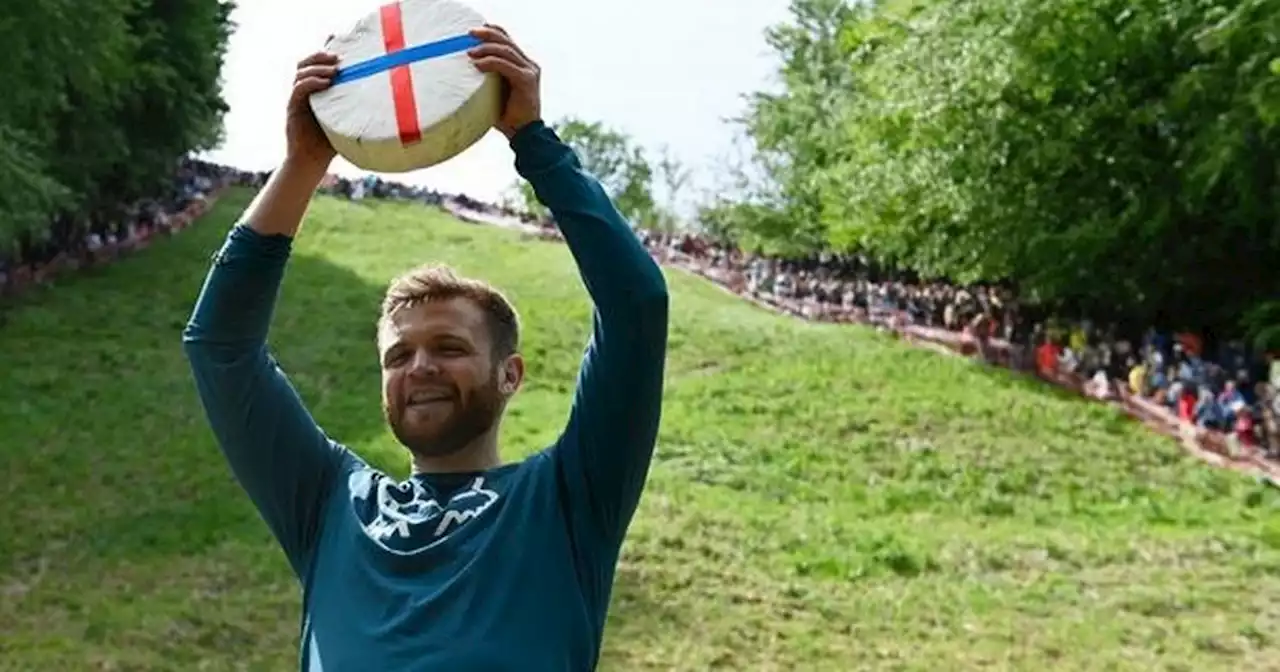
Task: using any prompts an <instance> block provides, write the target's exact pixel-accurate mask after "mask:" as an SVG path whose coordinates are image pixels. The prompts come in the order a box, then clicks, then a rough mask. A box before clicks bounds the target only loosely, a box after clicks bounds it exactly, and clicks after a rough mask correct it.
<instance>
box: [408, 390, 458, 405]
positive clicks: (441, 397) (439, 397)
mask: <svg viewBox="0 0 1280 672" xmlns="http://www.w3.org/2000/svg"><path fill="white" fill-rule="evenodd" d="M451 401H453V395H450V394H446V393H443V392H414V393H413V394H410V395H409V398H408V399H407V400H406V401H405V406H406V407H408V408H415V407H422V406H430V405H432V404H441V403H449V402H451Z"/></svg>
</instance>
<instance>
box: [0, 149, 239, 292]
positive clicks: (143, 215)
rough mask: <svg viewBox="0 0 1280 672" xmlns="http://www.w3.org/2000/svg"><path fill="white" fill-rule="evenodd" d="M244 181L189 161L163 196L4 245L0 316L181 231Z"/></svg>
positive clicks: (56, 224) (68, 218) (58, 223)
mask: <svg viewBox="0 0 1280 672" xmlns="http://www.w3.org/2000/svg"><path fill="white" fill-rule="evenodd" d="M245 180H246V174H244V173H241V172H240V171H236V170H234V169H231V168H227V167H225V166H219V165H215V164H211V163H207V162H203V161H197V160H194V159H190V158H184V159H182V160H181V161H180V162H179V164H178V166H177V167H176V170H175V171H174V176H173V180H172V182H170V184H169V185H168V187H167V188H166V189H164V190H162V192H161V193H158V194H155V195H153V196H151V197H149V198H144V199H139V200H136V201H133V202H127V203H113V204H107V205H103V206H101V207H99V208H97V209H95V210H94V211H92V212H90V213H88V214H86V215H72V214H70V213H64V214H60V215H58V216H57V217H55V218H54V219H53V220H52V221H51V222H49V226H48V227H47V228H44V229H40V230H26V231H21V232H19V233H18V235H17V236H16V237H15V238H14V239H12V240H10V241H8V242H7V243H0V311H2V310H3V308H4V305H5V303H7V300H8V299H11V298H13V297H15V296H17V295H18V294H19V293H21V292H22V291H24V290H26V289H27V288H29V287H31V286H33V285H41V284H45V283H47V282H48V281H50V280H52V279H53V278H54V277H55V276H56V275H58V274H59V273H62V272H65V271H69V270H74V269H77V268H84V267H90V266H96V265H100V264H103V263H107V262H109V261H111V260H113V259H115V258H117V257H118V256H120V255H121V254H124V253H127V252H129V251H131V250H134V249H138V248H140V247H145V246H146V245H147V244H148V243H149V242H150V241H151V239H152V238H154V237H155V236H165V235H172V234H174V233H176V232H178V231H181V230H182V229H183V228H185V227H186V226H187V224H188V223H190V222H191V221H192V220H194V219H195V218H197V217H199V216H200V215H201V214H203V213H204V210H205V208H206V207H207V206H208V202H209V198H210V196H211V195H213V194H214V193H216V192H217V191H218V190H220V189H221V188H223V187H224V186H226V185H227V184H229V183H232V182H236V181H240V182H244V181H245ZM2 315H3V313H2V312H0V316H2Z"/></svg>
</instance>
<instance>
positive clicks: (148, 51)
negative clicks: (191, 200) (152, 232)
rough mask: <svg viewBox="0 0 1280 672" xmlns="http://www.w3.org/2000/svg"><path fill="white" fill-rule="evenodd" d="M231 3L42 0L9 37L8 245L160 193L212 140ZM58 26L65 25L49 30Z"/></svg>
mask: <svg viewBox="0 0 1280 672" xmlns="http://www.w3.org/2000/svg"><path fill="white" fill-rule="evenodd" d="M231 9H232V5H231V4H230V3H227V2H205V1H202V0H102V1H101V2H95V3H82V2H73V1H72V0H33V1H32V2H26V3H18V4H16V5H14V6H13V7H11V8H6V14H5V20H4V21H0V41H2V42H3V43H4V44H5V45H6V49H7V50H8V53H9V55H10V62H9V64H8V67H6V68H3V69H0V90H3V91H4V92H5V95H6V100H5V104H4V105H0V181H3V182H4V183H5V184H8V185H11V186H12V185H21V186H20V187H19V188H16V189H13V188H11V189H6V190H3V191H0V244H3V245H5V246H6V247H7V245H8V243H9V242H11V241H12V240H13V238H14V237H15V236H16V235H17V234H18V233H19V232H21V231H26V230H33V229H37V228H39V227H44V226H47V225H48V222H49V220H50V218H51V217H52V216H53V215H54V214H55V213H67V214H71V215H73V216H78V215H83V214H85V213H87V212H89V211H91V210H95V209H100V208H102V207H104V206H108V205H112V204H118V203H121V202H125V201H128V200H130V199H132V198H135V197H138V196H141V195H143V194H153V193H155V189H156V187H157V185H160V184H163V183H164V182H165V180H166V179H167V178H169V177H170V176H171V175H172V173H173V168H174V164H175V161H176V160H177V159H178V158H179V157H180V156H182V155H183V154H185V153H187V152H189V151H193V150H197V151H198V150H201V149H207V148H210V147H212V146H213V145H214V144H215V143H216V142H217V140H218V138H219V135H220V131H221V123H222V115H223V114H224V113H225V111H226V104H225V103H224V102H223V101H222V98H221V95H220V91H219V88H220V87H219V75H220V71H221V67H222V59H223V54H224V53H225V49H226V42H227V39H228V36H229V34H230V22H229V16H230V12H231ZM50 26H56V27H57V29H56V30H52V29H50Z"/></svg>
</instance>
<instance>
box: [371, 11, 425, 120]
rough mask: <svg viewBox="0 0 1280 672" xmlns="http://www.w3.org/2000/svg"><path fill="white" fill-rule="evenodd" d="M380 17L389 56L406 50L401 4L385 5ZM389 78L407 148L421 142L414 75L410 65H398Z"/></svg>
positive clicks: (397, 117) (383, 41)
mask: <svg viewBox="0 0 1280 672" xmlns="http://www.w3.org/2000/svg"><path fill="white" fill-rule="evenodd" d="M379 15H380V17H381V19H382V44H383V45H384V46H385V47H386V50H387V53H388V54H390V53H394V52H397V51H400V50H401V49H404V46H405V45H404V19H403V17H402V16H401V13H400V3H399V2H392V3H389V4H386V5H383V6H382V7H381V9H380V10H379ZM390 75H391V98H392V100H393V101H395V107H396V127H397V128H398V130H399V131H400V144H401V145H403V146H408V145H414V144H417V143H419V142H422V129H421V128H420V127H419V126H418V103H417V101H416V100H415V99H414V94H413V72H411V71H410V70H409V66H408V65H407V64H406V65H398V66H396V67H394V68H392V69H391V72H390Z"/></svg>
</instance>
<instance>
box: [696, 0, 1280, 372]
mask: <svg viewBox="0 0 1280 672" xmlns="http://www.w3.org/2000/svg"><path fill="white" fill-rule="evenodd" d="M1277 36H1280V2H1276V0H889V1H867V2H859V3H851V2H843V1H842V0H794V1H793V2H792V5H791V19H790V21H788V22H787V23H785V24H784V25H780V26H777V27H775V28H773V29H771V30H770V31H769V32H768V35H767V39H768V42H769V44H770V46H771V47H772V49H773V50H775V51H776V52H777V55H778V57H779V61H780V70H779V75H780V77H779V79H780V83H781V86H780V87H779V88H778V89H776V90H772V91H763V92H759V93H755V94H753V95H751V96H750V97H749V99H748V105H747V110H746V112H745V113H744V115H743V116H742V118H741V119H740V120H739V122H740V124H741V127H742V129H743V131H744V135H745V137H746V138H747V139H748V140H749V141H750V144H751V149H752V154H753V158H752V160H751V162H750V164H749V165H747V166H744V167H741V169H740V170H739V171H738V173H739V175H740V178H741V180H740V185H739V186H740V190H739V191H738V193H736V194H734V195H732V196H729V197H724V198H721V199H719V200H718V201H716V202H713V203H709V204H707V205H706V207H705V208H704V209H703V211H702V213H701V219H702V221H703V223H704V225H706V226H707V227H709V228H710V229H712V230H714V231H715V232H717V233H719V234H720V235H723V236H726V237H729V238H732V239H733V240H734V241H736V242H738V243H740V244H742V245H744V246H747V247H750V248H756V249H761V250H764V251H769V252H781V253H795V252H804V251H809V250H813V249H818V248H826V249H832V250H837V251H845V252H854V253H858V254H862V255H864V256H866V257H868V258H871V259H874V260H876V261H877V262H880V263H882V264H886V265H891V266H893V267H897V268H901V269H904V270H908V271H910V272H912V273H915V274H919V275H920V276H924V277H930V278H945V279H948V280H951V281H955V282H963V283H969V282H979V281H981V282H1005V283H1010V284H1012V285H1014V286H1016V287H1017V288H1018V289H1019V292H1020V293H1021V294H1022V295H1023V296H1026V297H1031V298H1032V299H1033V300H1036V301H1039V302H1042V303H1044V304H1046V305H1049V306H1055V307H1058V308H1060V309H1062V310H1064V311H1068V312H1074V313H1076V314H1088V315H1090V316H1092V317H1095V318H1097V319H1122V320H1125V319H1127V320H1132V321H1137V322H1140V323H1143V324H1156V325H1159V326H1166V327H1181V328H1186V327H1190V328H1196V329H1209V330H1215V331H1219V332H1222V331H1231V332H1235V333H1240V330H1242V329H1247V330H1250V331H1252V333H1253V334H1254V336H1256V337H1260V338H1264V339H1265V338H1271V339H1275V338H1276V337H1277V336H1280V333H1278V332H1280V329H1276V328H1274V327H1272V328H1271V329H1270V330H1268V328H1267V327H1268V325H1280V306H1277V304H1275V303H1274V300H1275V299H1276V298H1277V297H1280V38H1278V37H1277ZM1269 300H1271V302H1269ZM1272 346H1273V347H1276V346H1280V342H1278V341H1274V340H1273V342H1272Z"/></svg>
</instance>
